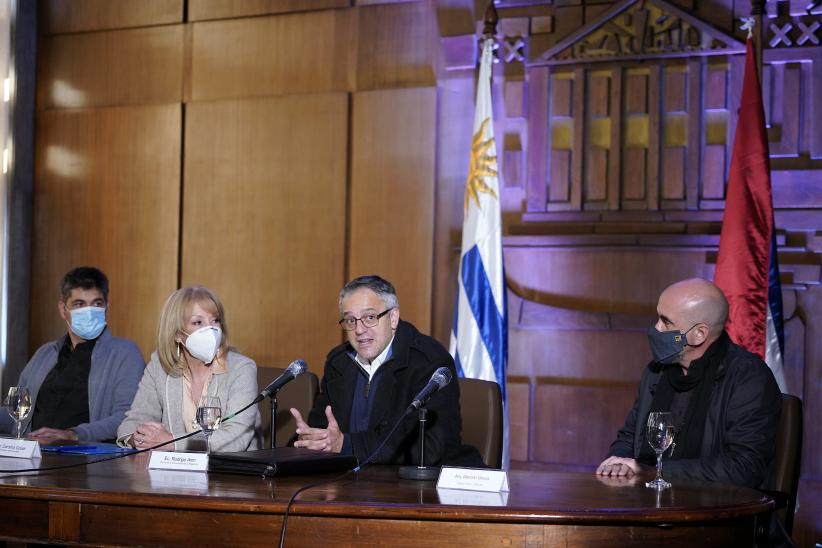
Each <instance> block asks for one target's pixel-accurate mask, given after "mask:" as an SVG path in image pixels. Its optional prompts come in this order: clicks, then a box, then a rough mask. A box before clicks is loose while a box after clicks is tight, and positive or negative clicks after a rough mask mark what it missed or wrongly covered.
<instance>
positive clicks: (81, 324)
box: [69, 306, 106, 341]
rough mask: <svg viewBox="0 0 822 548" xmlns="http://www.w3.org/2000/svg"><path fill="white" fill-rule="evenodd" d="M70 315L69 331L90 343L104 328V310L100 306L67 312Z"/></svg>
mask: <svg viewBox="0 0 822 548" xmlns="http://www.w3.org/2000/svg"><path fill="white" fill-rule="evenodd" d="M69 314H70V315H71V331H72V332H73V333H74V334H75V335H77V336H78V337H80V338H81V339H85V340H87V341H90V340H91V339H96V338H97V337H99V336H100V333H102V332H103V329H105V328H106V309H105V308H103V307H101V306H84V307H83V308H75V309H73V310H70V311H69Z"/></svg>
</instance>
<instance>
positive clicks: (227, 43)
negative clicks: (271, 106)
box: [191, 10, 357, 101]
mask: <svg viewBox="0 0 822 548" xmlns="http://www.w3.org/2000/svg"><path fill="white" fill-rule="evenodd" d="M356 15H357V14H356V12H355V11H352V10H326V11H316V12H306V13H299V14H289V15H278V16H271V17H255V18H249V19H235V20H225V21H214V22H204V23H194V24H193V31H192V33H193V36H192V60H191V100H194V101H199V100H208V99H224V98H237V97H259V96H266V95H283V94H296V93H317V92H328V91H345V90H350V89H353V87H354V63H355V57H354V56H355V55H356V53H357V50H356V47H354V45H355V44H356V36H357V16H356Z"/></svg>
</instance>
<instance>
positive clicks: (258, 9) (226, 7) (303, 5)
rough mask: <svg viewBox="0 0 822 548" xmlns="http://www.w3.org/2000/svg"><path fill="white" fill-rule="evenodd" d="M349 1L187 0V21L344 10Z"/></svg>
mask: <svg viewBox="0 0 822 548" xmlns="http://www.w3.org/2000/svg"><path fill="white" fill-rule="evenodd" d="M349 4H350V1H349V0H188V20H189V21H202V20H205V19H228V18H231V17H247V16H249V15H266V14H272V13H287V12H290V11H308V10H319V9H325V8H345V7H348V6H349Z"/></svg>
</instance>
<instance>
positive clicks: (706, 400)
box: [639, 332, 730, 464]
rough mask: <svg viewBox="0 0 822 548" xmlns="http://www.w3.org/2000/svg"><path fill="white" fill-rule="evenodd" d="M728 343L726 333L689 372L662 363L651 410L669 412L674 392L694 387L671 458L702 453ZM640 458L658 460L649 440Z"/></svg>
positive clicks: (643, 435) (640, 453)
mask: <svg viewBox="0 0 822 548" xmlns="http://www.w3.org/2000/svg"><path fill="white" fill-rule="evenodd" d="M729 342H730V339H729V338H728V335H727V334H726V333H725V332H723V333H722V335H720V336H719V338H718V339H717V340H716V341H714V343H713V344H712V345H711V346H710V347H709V348H708V350H706V351H705V354H703V355H702V357H700V358H699V359H696V360H694V361H692V362H691V365H690V366H689V367H688V374H687V375H684V374H683V373H682V368H681V367H680V366H679V364H672V365H667V366H663V367H665V369H663V371H662V374H661V375H660V377H659V381H658V382H657V384H656V389H655V391H654V399H653V401H651V411H670V410H671V402H672V401H673V399H674V392H688V391H691V390H693V393H692V394H691V396H690V400H689V402H688V409H687V411H686V412H685V419H684V420H683V422H682V424H681V425H679V427H678V428H677V431H676V433H675V435H674V442H675V443H676V446H675V448H674V454H673V457H672V458H675V459H687V458H695V457H698V456H699V454H700V451H701V450H702V438H703V435H704V433H705V419H706V418H707V416H708V406H709V404H710V401H711V393H712V392H713V388H714V380H715V379H716V373H717V370H718V369H719V364H720V363H721V362H722V359H723V358H724V357H725V354H726V353H727V351H728V343H729ZM656 365H661V364H656ZM646 422H647V417H646ZM643 424H645V423H643ZM645 437H646V435H645V432H642V439H643V441H645ZM639 460H640V461H641V462H645V463H649V464H650V463H655V462H656V454H655V453H654V451H653V450H652V449H651V446H650V445H649V444H648V443H643V444H642V447H641V448H640V452H639Z"/></svg>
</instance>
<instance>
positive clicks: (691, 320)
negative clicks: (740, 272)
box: [659, 278, 728, 339]
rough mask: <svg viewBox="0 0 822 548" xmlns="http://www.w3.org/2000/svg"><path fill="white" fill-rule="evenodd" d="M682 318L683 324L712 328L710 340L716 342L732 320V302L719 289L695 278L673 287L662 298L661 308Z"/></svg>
mask: <svg viewBox="0 0 822 548" xmlns="http://www.w3.org/2000/svg"><path fill="white" fill-rule="evenodd" d="M663 301H664V302H665V306H664V308H665V309H667V310H670V311H672V313H675V314H676V316H678V318H677V319H678V320H679V323H683V324H689V325H695V324H698V323H705V324H707V325H708V329H709V331H710V335H709V336H710V337H711V338H712V339H713V338H716V337H718V336H719V335H720V334H721V333H722V330H723V329H724V328H725V321H726V320H727V319H728V300H727V299H726V298H725V295H724V294H723V293H722V290H721V289H719V288H718V287H717V286H716V285H714V284H713V283H712V282H709V281H708V280H703V279H702V278H691V279H688V280H682V281H681V282H676V283H675V284H672V285H669V286H668V287H667V288H665V291H663V292H662V295H660V296H659V302H660V304H662V303H663Z"/></svg>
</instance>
